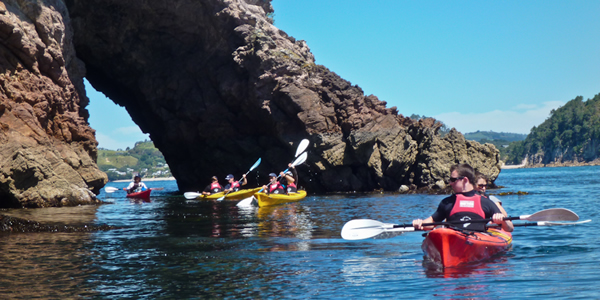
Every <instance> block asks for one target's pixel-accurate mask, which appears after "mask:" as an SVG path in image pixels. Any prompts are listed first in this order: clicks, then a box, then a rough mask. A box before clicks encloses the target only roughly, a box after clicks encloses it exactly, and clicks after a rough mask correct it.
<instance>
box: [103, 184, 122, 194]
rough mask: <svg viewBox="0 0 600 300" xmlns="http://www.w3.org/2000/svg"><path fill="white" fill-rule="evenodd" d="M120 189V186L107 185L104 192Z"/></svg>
mask: <svg viewBox="0 0 600 300" xmlns="http://www.w3.org/2000/svg"><path fill="white" fill-rule="evenodd" d="M118 190H119V189H118V188H116V187H112V186H107V187H105V188H104V192H106V193H114V192H116V191H118Z"/></svg>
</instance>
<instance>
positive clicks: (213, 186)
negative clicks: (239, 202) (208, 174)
mask: <svg viewBox="0 0 600 300" xmlns="http://www.w3.org/2000/svg"><path fill="white" fill-rule="evenodd" d="M211 181H212V182H211V183H210V184H209V185H207V186H206V188H204V191H202V195H207V196H208V195H210V194H214V193H220V192H222V191H223V187H222V186H221V185H220V184H219V179H218V178H217V176H213V177H212V178H211Z"/></svg>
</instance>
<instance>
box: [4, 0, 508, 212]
mask: <svg viewBox="0 0 600 300" xmlns="http://www.w3.org/2000/svg"><path fill="white" fill-rule="evenodd" d="M66 7H68V9H69V12H67V8H66ZM270 12H272V7H271V4H270V2H269V1H268V0H246V1H245V0H205V1H197V0H175V1H163V0H127V1H122V0H86V1H79V0H67V1H66V3H65V2H63V1H60V0H36V1H33V0H11V1H3V2H0V41H1V44H0V45H1V47H0V53H1V54H2V55H0V140H1V141H2V143H1V144H0V207H20V206H26V207H41V206H61V205H75V204H85V203H94V202H97V200H96V197H95V195H94V194H93V193H92V192H98V191H99V189H100V188H101V187H102V186H103V185H104V184H106V182H107V178H106V175H105V174H104V173H102V172H100V171H99V170H98V168H97V166H96V164H95V160H96V151H97V150H96V145H97V143H96V141H95V138H94V131H93V130H92V129H91V128H90V127H89V125H88V123H87V118H88V112H87V111H86V109H85V106H86V105H87V103H88V99H87V98H86V97H85V92H84V88H83V81H82V78H83V76H84V75H85V68H84V66H83V64H82V62H81V61H80V60H79V59H78V58H81V60H83V61H84V62H85V64H86V67H87V77H88V79H89V80H90V82H91V83H92V85H94V86H95V87H96V88H97V89H99V90H101V91H103V92H104V93H105V94H107V95H108V96H109V97H110V98H111V99H113V100H114V101H115V102H116V103H118V104H120V105H123V106H125V107H126V108H127V110H128V111H129V113H130V114H131V116H132V118H133V120H134V121H135V122H136V123H137V124H138V125H139V126H140V128H142V130H143V131H145V132H148V133H150V136H151V138H152V140H153V141H154V143H155V144H156V146H157V147H158V148H159V149H160V150H161V151H162V152H163V154H164V155H165V158H166V159H167V161H168V163H169V165H170V168H171V170H172V171H173V174H174V175H175V177H176V178H177V179H178V184H179V187H180V189H181V190H183V191H186V190H198V189H199V188H201V187H202V186H203V185H204V184H205V183H206V182H207V181H208V178H209V177H210V176H211V175H213V174H217V175H219V176H221V177H222V176H223V175H225V174H227V173H234V174H241V173H243V172H245V171H246V170H247V168H248V167H249V166H250V165H251V164H252V163H253V162H254V161H255V160H256V159H257V158H258V157H262V161H263V163H262V164H261V166H260V167H259V170H258V171H259V172H261V173H262V175H264V174H265V173H266V172H272V171H276V170H279V169H282V168H284V167H285V166H286V165H287V163H289V162H290V161H291V160H293V153H294V151H295V147H296V143H297V142H299V141H300V140H301V139H303V138H309V139H310V140H311V147H310V148H309V154H310V155H309V159H308V161H307V166H302V167H300V168H299V173H300V176H301V178H302V181H301V185H303V186H305V187H306V188H307V189H308V190H309V191H311V192H326V191H370V190H374V189H384V190H397V189H399V188H401V187H402V188H406V187H408V188H411V189H412V190H417V189H419V188H423V189H442V188H443V187H444V182H445V181H447V178H448V174H447V170H448V167H449V166H450V165H451V164H454V163H457V162H465V161H466V162H468V163H471V164H473V165H474V166H476V167H478V168H479V169H480V170H482V171H484V173H487V174H488V175H491V177H492V178H495V177H496V176H497V175H498V173H499V166H498V152H497V150H496V149H495V148H493V146H490V145H483V146H482V145H479V144H477V143H474V142H469V141H465V140H464V138H463V136H462V135H461V134H460V133H458V132H455V131H452V132H450V133H449V134H448V135H446V136H445V137H443V138H442V137H441V136H440V135H439V134H438V133H437V132H438V129H439V123H436V122H435V121H434V120H432V119H425V120H421V121H418V122H415V121H413V120H411V119H409V118H405V117H403V116H402V115H399V114H398V112H397V109H396V108H395V107H392V108H387V107H386V103H385V102H383V101H380V100H379V99H377V97H375V96H372V95H371V96H365V95H364V93H363V91H362V90H361V89H360V88H359V87H358V86H353V85H351V84H350V83H349V82H348V81H346V80H343V79H342V78H340V77H339V76H337V75H336V74H335V73H332V72H330V71H329V70H328V69H327V68H325V67H324V66H320V65H316V64H315V63H314V58H313V55H312V54H311V53H310V51H309V48H308V46H307V45H306V43H305V42H304V41H296V40H295V39H294V38H292V37H289V36H287V35H286V34H285V33H284V32H283V31H281V30H279V29H277V28H276V27H275V26H273V24H272V22H271V20H270V19H269V18H268V17H267V13H270ZM71 26H73V28H74V33H75V34H73V32H72V31H71ZM73 43H74V45H75V47H74V46H73ZM75 50H76V51H77V57H76V55H75ZM264 177H265V176H263V177H261V179H262V180H263V181H264V180H265V178H264Z"/></svg>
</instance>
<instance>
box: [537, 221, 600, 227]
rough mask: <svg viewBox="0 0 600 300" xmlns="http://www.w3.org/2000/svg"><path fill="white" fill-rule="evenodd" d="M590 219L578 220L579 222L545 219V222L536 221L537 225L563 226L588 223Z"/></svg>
mask: <svg viewBox="0 0 600 300" xmlns="http://www.w3.org/2000/svg"><path fill="white" fill-rule="evenodd" d="M591 221H592V220H584V221H579V222H552V221H545V222H538V226H565V225H579V224H583V223H589V222H591Z"/></svg>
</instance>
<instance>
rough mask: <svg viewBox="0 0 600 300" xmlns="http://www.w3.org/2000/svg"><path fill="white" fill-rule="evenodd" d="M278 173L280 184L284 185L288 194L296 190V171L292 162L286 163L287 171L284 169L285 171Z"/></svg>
mask: <svg viewBox="0 0 600 300" xmlns="http://www.w3.org/2000/svg"><path fill="white" fill-rule="evenodd" d="M279 175H280V176H281V178H282V180H281V184H282V185H283V186H284V188H285V192H286V193H288V194H289V193H297V192H298V188H297V182H298V173H297V172H296V168H294V166H292V164H289V165H288V171H286V172H285V173H284V172H283V171H282V172H281V173H279Z"/></svg>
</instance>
